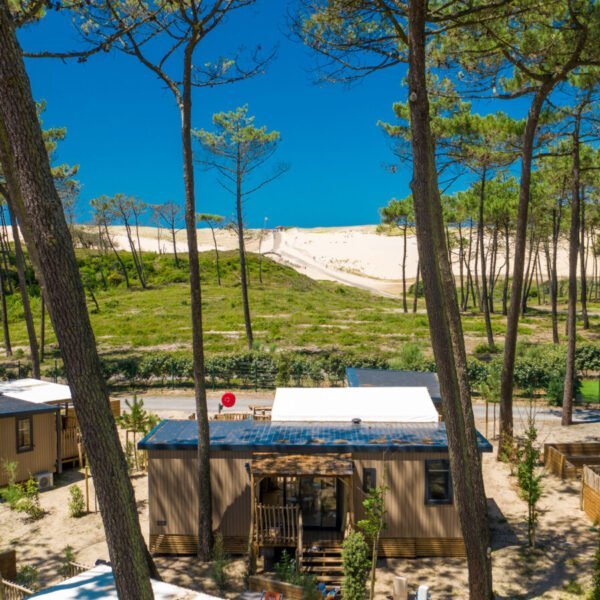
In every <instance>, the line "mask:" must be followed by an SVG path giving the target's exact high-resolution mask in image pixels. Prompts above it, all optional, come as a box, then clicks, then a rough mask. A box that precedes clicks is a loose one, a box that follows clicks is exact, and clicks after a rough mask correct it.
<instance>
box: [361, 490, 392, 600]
mask: <svg viewBox="0 0 600 600" xmlns="http://www.w3.org/2000/svg"><path fill="white" fill-rule="evenodd" d="M386 492H387V489H386V487H385V485H383V486H378V487H376V488H373V489H371V490H369V491H368V493H367V497H366V498H365V499H364V500H363V507H364V509H365V518H364V519H362V520H360V521H359V522H358V523H357V524H356V526H357V527H358V528H359V529H360V530H361V531H362V532H363V533H364V534H365V537H366V538H367V539H368V540H369V541H370V542H371V577H370V579H371V584H370V588H369V599H370V600H374V598H375V576H376V574H377V555H378V554H379V538H380V536H381V532H382V531H383V530H384V529H385V527H386V523H385V515H386V512H387V511H386V510H385V494H386Z"/></svg>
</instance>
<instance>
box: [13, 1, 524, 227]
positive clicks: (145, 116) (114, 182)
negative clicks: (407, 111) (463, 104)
mask: <svg viewBox="0 0 600 600" xmlns="http://www.w3.org/2000/svg"><path fill="white" fill-rule="evenodd" d="M288 8H289V5H288V4H286V3H285V2H282V1H281V0H258V1H257V3H256V5H255V6H254V7H251V8H249V9H245V10H244V11H239V12H238V14H237V16H236V17H235V18H233V19H231V20H230V21H229V22H228V23H227V24H226V25H225V26H224V27H223V28H222V29H221V33H220V34H219V33H217V32H215V33H213V34H212V36H213V37H209V38H207V39H206V40H205V42H206V43H205V44H204V46H202V47H201V48H200V49H199V51H198V52H197V60H198V62H204V61H205V60H207V59H208V60H210V59H214V58H215V57H216V56H218V55H221V54H225V55H229V56H230V55H232V54H233V53H234V52H235V50H236V49H237V48H238V47H239V46H240V45H242V46H246V47H248V48H252V47H254V46H255V45H256V44H260V45H262V47H263V48H271V47H273V46H275V45H277V46H278V48H279V49H278V55H277V58H276V60H275V61H274V62H273V63H272V64H271V65H270V67H269V68H268V70H267V72H266V74H264V75H262V76H261V77H258V78H256V79H253V80H250V81H246V82H242V83H238V84H233V85H229V86H221V87H217V88H212V89H208V88H207V89H199V90H196V92H195V95H194V122H193V126H194V127H196V128H210V127H211V117H212V115H213V113H215V112H219V111H223V110H231V109H234V108H236V107H237V106H239V105H242V104H246V103H247V104H249V106H250V111H251V113H253V114H254V115H256V123H257V124H259V125H263V124H264V125H267V126H268V127H269V128H272V129H276V130H278V131H280V132H281V135H282V143H281V145H280V149H279V150H278V153H277V155H276V157H275V158H274V162H277V161H284V162H287V163H289V164H290V165H291V169H290V171H289V172H288V173H286V174H285V175H284V176H283V177H282V178H280V179H279V180H277V181H275V182H274V183H272V184H270V185H269V186H267V187H265V188H263V189H262V190H260V191H259V192H257V193H256V194H255V195H254V196H252V197H250V198H249V199H248V201H247V203H246V209H245V210H246V221H247V224H248V225H249V226H255V227H256V226H261V225H262V223H263V219H264V217H268V218H269V224H270V225H271V226H275V225H290V226H302V227H312V226H332V225H361V224H368V223H376V222H377V221H378V208H379V207H381V206H383V205H384V204H385V203H386V202H387V201H388V200H389V199H390V198H392V197H394V196H395V197H403V196H405V195H407V194H408V193H409V182H410V168H408V167H406V166H405V167H403V168H401V169H399V170H398V171H397V172H396V173H395V174H391V173H390V172H388V171H386V169H385V165H387V164H389V163H391V162H392V161H393V156H392V153H391V150H390V145H389V142H388V140H387V139H386V137H385V136H384V134H383V133H382V132H381V131H380V130H379V128H377V127H376V123H377V121H378V120H379V119H382V120H391V119H392V118H393V115H392V108H391V106H392V103H393V102H394V101H397V100H404V99H405V97H406V91H405V89H403V88H402V86H401V81H402V78H403V69H390V70H387V71H383V72H381V73H378V74H376V75H373V76H371V77H369V78H367V79H366V80H364V81H362V82H361V83H359V84H356V85H354V86H352V87H350V88H348V87H346V86H342V85H332V84H327V85H318V84H316V83H315V81H316V76H315V73H314V72H313V68H314V66H315V57H314V55H312V54H311V52H310V51H309V50H307V49H306V48H305V47H303V46H302V44H300V43H299V42H298V41H296V40H292V39H291V38H290V36H289V33H288V30H287V24H286V19H287V17H286V15H287V9H288ZM20 40H21V43H22V45H23V48H24V49H25V50H31V51H33V50H39V49H41V48H45V49H58V48H73V47H76V46H77V45H78V41H77V37H76V34H75V33H74V32H73V30H72V29H71V27H70V24H69V23H67V22H66V21H64V20H62V19H59V18H57V17H53V16H51V17H49V18H47V19H46V20H45V21H44V22H43V23H42V24H41V25H35V26H32V27H30V28H28V29H26V30H24V31H21V33H20ZM27 68H28V73H29V76H30V78H31V82H32V87H33V92H34V96H35V98H36V100H42V99H43V100H45V101H46V102H47V109H46V112H45V114H44V116H43V119H44V125H45V126H55V127H58V126H64V127H66V128H67V130H68V134H67V140H66V141H65V142H63V143H61V145H60V147H59V151H58V156H57V160H58V161H59V162H68V163H71V164H79V165H80V171H79V176H78V178H79V180H80V181H81V183H82V193H81V197H80V203H79V208H78V213H79V220H81V221H85V220H86V219H87V218H88V217H89V212H88V204H89V201H90V199H92V198H94V197H96V196H99V195H101V194H108V195H112V194H115V193H118V192H121V193H125V194H130V195H135V196H137V197H139V198H140V199H142V200H144V201H146V202H148V203H161V202H166V201H175V202H178V203H181V204H183V184H182V167H181V150H180V135H179V114H178V111H177V108H176V105H175V102H174V100H173V97H172V95H171V94H170V93H169V92H167V91H166V90H165V89H164V86H163V85H162V84H161V82H160V81H159V80H158V79H156V77H155V76H154V75H153V74H152V73H151V72H150V71H149V70H147V69H146V68H145V67H143V66H141V65H140V64H139V63H138V62H137V61H135V60H134V59H133V58H130V57H128V56H125V55H123V54H120V53H117V52H112V53H108V54H106V53H103V54H101V55H96V56H94V57H92V58H90V59H89V60H88V61H87V62H85V63H83V64H80V63H77V62H76V61H69V62H61V61H58V60H48V59H43V60H42V59H35V60H28V62H27ZM480 108H482V109H483V110H491V109H492V108H494V109H495V108H498V109H503V110H508V109H509V108H510V107H509V106H508V105H507V104H505V103H502V104H499V105H498V107H492V106H489V107H487V106H483V107H480ZM511 110H519V107H518V106H514V108H511ZM233 209H234V206H233V198H232V197H231V196H230V195H229V194H228V193H227V192H226V191H225V190H224V189H223V188H222V187H221V186H220V185H219V184H218V183H217V180H216V175H215V174H214V173H212V172H205V171H203V170H202V169H200V168H198V170H197V210H198V212H215V213H218V214H222V215H225V216H227V217H229V216H231V215H232V214H233Z"/></svg>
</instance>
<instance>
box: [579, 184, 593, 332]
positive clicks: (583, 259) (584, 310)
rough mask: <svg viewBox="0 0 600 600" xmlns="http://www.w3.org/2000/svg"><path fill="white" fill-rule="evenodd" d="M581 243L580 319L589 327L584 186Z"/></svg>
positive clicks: (585, 327)
mask: <svg viewBox="0 0 600 600" xmlns="http://www.w3.org/2000/svg"><path fill="white" fill-rule="evenodd" d="M580 204H581V225H580V229H581V243H580V245H579V250H580V257H579V269H580V271H579V272H580V286H581V292H580V297H581V320H582V326H583V328H584V329H589V328H590V318H589V316H588V309H587V273H586V265H587V259H586V258H587V257H586V244H585V186H583V185H582V186H581V202H580Z"/></svg>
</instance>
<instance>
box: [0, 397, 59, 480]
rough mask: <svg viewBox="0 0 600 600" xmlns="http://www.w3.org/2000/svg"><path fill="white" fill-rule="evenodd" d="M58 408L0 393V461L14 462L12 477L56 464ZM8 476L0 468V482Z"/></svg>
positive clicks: (50, 468)
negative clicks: (15, 469) (15, 464)
mask: <svg viewBox="0 0 600 600" xmlns="http://www.w3.org/2000/svg"><path fill="white" fill-rule="evenodd" d="M59 411H60V409H59V408H58V407H57V406H51V405H49V404H43V403H33V402H27V401H26V400H20V399H19V398H11V397H9V396H0V465H3V464H4V463H5V462H16V463H17V471H16V478H15V480H16V481H24V480H26V479H29V477H30V476H32V475H36V474H39V473H55V472H56V471H57V469H58V468H59V461H58V456H59V452H60V448H59V443H60V442H59V439H58V436H57V434H56V432H57V420H58V419H59V418H60V417H59ZM8 480H9V478H8V473H7V472H6V470H5V469H4V468H0V486H3V485H6V484H7V483H8Z"/></svg>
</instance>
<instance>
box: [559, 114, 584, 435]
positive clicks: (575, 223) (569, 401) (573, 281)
mask: <svg viewBox="0 0 600 600" xmlns="http://www.w3.org/2000/svg"><path fill="white" fill-rule="evenodd" d="M582 110H583V105H580V107H579V110H578V112H577V115H576V117H575V127H574V130H573V152H572V171H571V181H572V186H573V192H572V199H571V226H570V230H569V307H568V311H567V362H566V369H565V387H564V390H563V408H562V419H561V424H562V425H571V424H572V423H573V392H574V389H575V377H576V376H577V373H576V369H575V349H576V337H577V258H578V256H579V227H580V219H581V206H580V196H579V194H580V190H579V186H580V156H579V129H580V126H581V111H582Z"/></svg>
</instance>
